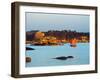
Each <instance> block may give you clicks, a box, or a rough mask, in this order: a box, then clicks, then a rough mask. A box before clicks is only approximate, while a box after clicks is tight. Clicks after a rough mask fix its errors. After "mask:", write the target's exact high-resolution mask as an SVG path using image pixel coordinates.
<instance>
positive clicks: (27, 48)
mask: <svg viewBox="0 0 100 80" xmlns="http://www.w3.org/2000/svg"><path fill="white" fill-rule="evenodd" d="M26 50H35V49H34V48H30V47H26Z"/></svg>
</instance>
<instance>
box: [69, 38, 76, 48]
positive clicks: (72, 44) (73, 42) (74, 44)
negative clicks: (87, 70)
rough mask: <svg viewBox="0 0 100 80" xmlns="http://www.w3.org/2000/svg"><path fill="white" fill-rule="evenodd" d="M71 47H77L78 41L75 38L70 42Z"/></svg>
mask: <svg viewBox="0 0 100 80" xmlns="http://www.w3.org/2000/svg"><path fill="white" fill-rule="evenodd" d="M70 46H71V47H77V39H76V38H73V39H71V40H70Z"/></svg>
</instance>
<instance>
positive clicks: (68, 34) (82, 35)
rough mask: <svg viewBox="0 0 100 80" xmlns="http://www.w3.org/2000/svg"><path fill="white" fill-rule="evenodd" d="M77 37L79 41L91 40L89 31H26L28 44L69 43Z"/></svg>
mask: <svg viewBox="0 0 100 80" xmlns="http://www.w3.org/2000/svg"><path fill="white" fill-rule="evenodd" d="M73 38H74V39H77V42H80V43H86V42H89V32H76V31H71V30H61V31H59V30H49V31H45V32H41V31H39V30H32V31H27V32H26V44H45V45H47V44H58V43H69V42H70V40H71V39H73Z"/></svg>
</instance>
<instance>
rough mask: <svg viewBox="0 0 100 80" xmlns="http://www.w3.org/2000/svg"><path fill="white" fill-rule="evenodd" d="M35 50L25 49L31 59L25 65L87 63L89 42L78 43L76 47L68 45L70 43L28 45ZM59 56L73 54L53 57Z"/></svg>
mask: <svg viewBox="0 0 100 80" xmlns="http://www.w3.org/2000/svg"><path fill="white" fill-rule="evenodd" d="M27 47H31V48H34V49H35V50H30V51H26V56H28V57H31V59H32V61H31V62H28V63H26V67H41V66H63V65H82V64H89V43H78V44H77V47H75V48H73V47H70V44H68V43H67V44H64V45H58V46H30V45H27ZM60 56H73V57H74V58H72V59H67V60H57V59H53V58H55V57H60Z"/></svg>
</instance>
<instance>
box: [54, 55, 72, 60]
mask: <svg viewBox="0 0 100 80" xmlns="http://www.w3.org/2000/svg"><path fill="white" fill-rule="evenodd" d="M72 58H74V57H73V56H67V57H66V56H60V57H56V58H53V59H58V60H67V59H72Z"/></svg>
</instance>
